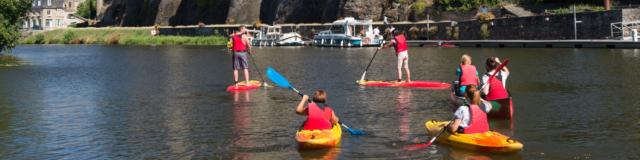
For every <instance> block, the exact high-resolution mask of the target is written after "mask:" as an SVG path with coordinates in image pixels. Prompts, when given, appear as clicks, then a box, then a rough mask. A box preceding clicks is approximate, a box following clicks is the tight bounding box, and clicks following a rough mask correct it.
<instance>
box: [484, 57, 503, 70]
mask: <svg viewBox="0 0 640 160" xmlns="http://www.w3.org/2000/svg"><path fill="white" fill-rule="evenodd" d="M499 65H500V63H498V57H489V58H487V72H488V71H491V70H493V69H496V68H497V67H498V66H499Z"/></svg>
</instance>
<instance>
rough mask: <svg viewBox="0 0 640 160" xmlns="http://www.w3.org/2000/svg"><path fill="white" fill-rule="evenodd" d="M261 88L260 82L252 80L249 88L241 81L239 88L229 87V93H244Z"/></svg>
mask: <svg viewBox="0 0 640 160" xmlns="http://www.w3.org/2000/svg"><path fill="white" fill-rule="evenodd" d="M261 86H262V82H260V81H258V80H250V81H249V85H248V86H247V85H246V83H245V81H240V82H238V87H236V86H235V85H229V87H227V92H242V91H248V90H254V89H257V88H260V87H261Z"/></svg>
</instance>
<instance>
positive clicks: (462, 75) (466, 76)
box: [455, 54, 479, 97]
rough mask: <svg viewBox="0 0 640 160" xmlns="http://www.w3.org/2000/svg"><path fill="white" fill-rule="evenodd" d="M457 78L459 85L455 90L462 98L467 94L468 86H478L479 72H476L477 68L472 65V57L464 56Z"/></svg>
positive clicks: (457, 71)
mask: <svg viewBox="0 0 640 160" xmlns="http://www.w3.org/2000/svg"><path fill="white" fill-rule="evenodd" d="M456 76H458V85H457V86H456V90H455V93H456V96H460V97H461V96H462V95H463V94H464V93H465V92H466V89H467V86H468V85H472V84H473V85H476V86H478V83H479V82H478V81H479V79H478V70H476V66H474V65H473V64H471V56H469V55H468V54H463V55H462V57H461V58H460V65H459V66H458V68H457V69H456Z"/></svg>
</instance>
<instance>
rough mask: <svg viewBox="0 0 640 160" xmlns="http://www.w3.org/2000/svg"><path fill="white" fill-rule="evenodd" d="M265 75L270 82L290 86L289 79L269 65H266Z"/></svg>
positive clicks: (284, 86)
mask: <svg viewBox="0 0 640 160" xmlns="http://www.w3.org/2000/svg"><path fill="white" fill-rule="evenodd" d="M267 77H269V79H270V80H271V82H273V83H275V84H276V85H277V86H279V87H282V88H291V84H289V81H288V80H287V79H286V78H284V76H282V75H281V74H280V73H278V71H276V70H275V69H273V68H271V67H267Z"/></svg>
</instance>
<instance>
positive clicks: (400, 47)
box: [393, 34, 407, 54]
mask: <svg viewBox="0 0 640 160" xmlns="http://www.w3.org/2000/svg"><path fill="white" fill-rule="evenodd" d="M393 39H394V40H395V41H396V43H395V45H393V47H394V48H395V49H396V54H400V52H403V51H406V50H407V39H405V38H404V35H403V34H401V35H397V36H395V37H393Z"/></svg>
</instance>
